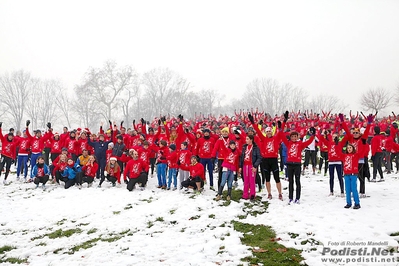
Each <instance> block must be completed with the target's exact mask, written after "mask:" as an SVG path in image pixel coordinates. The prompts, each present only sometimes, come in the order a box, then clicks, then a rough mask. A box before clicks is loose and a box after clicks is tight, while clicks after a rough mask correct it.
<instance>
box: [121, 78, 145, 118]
mask: <svg viewBox="0 0 399 266" xmlns="http://www.w3.org/2000/svg"><path fill="white" fill-rule="evenodd" d="M140 100H141V99H140V81H139V75H138V74H137V73H136V72H135V71H132V80H131V83H130V85H129V86H126V88H125V89H124V90H123V91H122V93H121V97H120V102H121V106H122V111H123V119H124V120H125V121H132V120H133V113H134V114H135V115H138V117H143V114H140V111H141V110H140ZM134 107H136V108H134Z"/></svg>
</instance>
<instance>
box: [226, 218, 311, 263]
mask: <svg viewBox="0 0 399 266" xmlns="http://www.w3.org/2000/svg"><path fill="white" fill-rule="evenodd" d="M232 223H233V225H234V229H235V230H236V231H238V232H242V233H244V235H243V237H241V242H242V243H243V244H245V245H248V246H251V247H253V249H252V254H253V256H252V257H246V258H243V259H242V261H244V262H247V263H249V264H250V265H259V264H262V265H287V266H288V265H289V266H291V265H301V264H300V262H301V261H302V260H303V257H302V256H301V251H299V250H296V249H293V248H286V247H284V246H283V245H281V244H279V243H277V242H276V241H275V237H276V234H275V232H274V231H273V230H272V229H271V227H269V226H264V225H253V224H247V223H241V222H238V221H232ZM254 247H256V249H255V248H254Z"/></svg>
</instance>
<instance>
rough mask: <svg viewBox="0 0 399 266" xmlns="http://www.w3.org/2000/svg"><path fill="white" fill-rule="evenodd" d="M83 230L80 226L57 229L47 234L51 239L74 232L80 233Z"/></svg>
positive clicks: (67, 235)
mask: <svg viewBox="0 0 399 266" xmlns="http://www.w3.org/2000/svg"><path fill="white" fill-rule="evenodd" d="M81 232H82V230H81V229H79V228H76V229H68V230H65V231H63V230H62V229H58V230H55V231H54V232H51V233H49V234H47V235H45V236H48V238H50V239H55V238H60V237H70V236H71V235H73V234H79V233H81Z"/></svg>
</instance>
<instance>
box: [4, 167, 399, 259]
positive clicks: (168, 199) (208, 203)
mask: <svg viewBox="0 0 399 266" xmlns="http://www.w3.org/2000/svg"><path fill="white" fill-rule="evenodd" d="M2 177H3V176H2ZM397 177H398V175H395V174H391V175H388V176H387V177H386V182H381V183H367V184H366V193H367V194H368V195H370V197H369V198H366V199H361V206H362V207H361V209H359V210H353V209H344V208H343V206H344V205H345V199H344V198H341V197H335V196H333V197H329V196H328V194H329V184H328V178H327V177H324V176H322V175H310V176H303V177H302V178H301V180H302V187H303V188H302V199H301V204H300V205H288V204H287V197H288V190H286V189H285V190H284V193H283V195H284V201H279V200H278V199H272V200H270V205H269V209H268V212H267V213H264V214H261V215H258V216H257V217H253V216H250V215H249V216H247V218H246V219H245V220H241V221H242V222H246V223H252V224H265V225H270V226H272V228H273V229H274V230H275V231H276V233H277V237H279V238H281V241H280V243H281V244H283V245H285V246H287V247H294V248H297V249H300V250H304V251H303V253H302V255H303V256H304V257H305V259H306V260H305V263H306V264H308V265H334V264H333V263H332V262H322V259H323V258H325V257H326V256H323V255H322V250H323V246H324V247H328V248H334V246H333V245H332V242H339V243H342V241H345V242H346V241H354V242H356V241H357V242H368V241H375V242H380V241H388V242H387V243H386V244H384V245H383V247H384V248H386V247H387V246H392V247H397V246H398V241H397V240H399V237H393V236H390V234H391V233H395V232H399V208H398V203H399V193H398V192H399V179H397ZM1 180H2V178H1ZM9 180H10V181H12V183H11V184H10V185H6V186H3V185H1V187H0V200H1V204H0V234H1V237H0V247H2V246H5V245H10V246H14V247H15V249H13V250H10V251H8V252H5V253H4V254H0V258H1V257H2V256H3V255H5V256H6V257H15V258H26V259H27V261H28V263H29V265H117V264H118V265H144V264H147V265H239V264H242V262H241V261H240V259H241V258H243V257H246V256H249V255H251V251H250V250H249V247H248V246H244V245H243V244H242V243H241V241H240V236H241V233H239V232H236V231H234V229H233V226H232V224H231V223H230V221H232V220H238V216H239V215H243V214H244V211H243V209H244V208H245V206H244V202H245V201H243V200H241V201H240V202H238V203H237V202H234V201H233V202H232V203H231V204H230V205H229V206H227V207H226V206H223V203H222V202H216V201H214V200H213V198H214V196H215V193H214V192H213V191H210V190H209V189H207V190H206V191H205V192H204V194H202V195H198V196H193V194H185V193H182V192H179V191H162V190H158V189H156V188H155V185H156V178H152V179H151V178H150V180H149V184H148V188H147V189H146V190H144V191H138V190H136V191H133V192H128V191H127V190H126V188H125V186H124V185H123V186H119V187H115V188H112V187H110V184H108V183H106V184H105V185H103V188H96V185H94V186H93V187H91V188H86V185H84V187H83V189H82V190H79V189H77V188H76V187H72V188H70V189H68V190H65V189H63V188H62V187H57V186H56V185H51V184H48V189H47V190H46V191H43V190H42V189H40V188H39V189H34V185H33V184H25V183H20V182H18V181H16V180H15V175H10V177H9ZM282 182H283V183H282V184H283V187H284V188H286V187H287V186H288V183H287V182H286V181H282ZM337 185H338V184H337V183H336V187H337ZM240 186H241V184H240ZM272 189H273V194H274V197H275V198H277V196H278V195H277V193H276V189H275V186H274V181H272ZM261 195H262V196H264V197H263V200H266V197H265V196H267V195H265V194H264V193H261ZM58 229H62V230H63V231H64V232H65V231H66V232H70V233H73V234H72V235H70V236H69V237H66V236H64V237H56V238H53V237H52V235H51V233H53V234H54V232H57V230H58ZM69 229H74V230H76V229H77V230H78V231H77V232H73V231H67V230H69ZM58 232H59V233H60V232H61V231H58ZM349 245H350V244H349ZM83 246H85V248H80V247H83ZM221 247H224V252H220V250H221ZM342 247H343V246H338V248H342ZM79 248H80V249H79ZM335 248H337V247H335ZM343 258H344V257H343ZM339 264H340V265H343V263H339ZM355 264H356V265H381V264H371V263H355ZM386 265H396V263H394V264H392V263H391V264H386Z"/></svg>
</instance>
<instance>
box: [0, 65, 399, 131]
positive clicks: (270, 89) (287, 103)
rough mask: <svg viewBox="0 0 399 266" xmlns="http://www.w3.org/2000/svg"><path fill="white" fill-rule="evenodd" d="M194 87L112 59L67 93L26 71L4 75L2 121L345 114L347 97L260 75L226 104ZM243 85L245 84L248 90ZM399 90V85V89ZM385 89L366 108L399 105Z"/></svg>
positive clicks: (81, 123)
mask: <svg viewBox="0 0 399 266" xmlns="http://www.w3.org/2000/svg"><path fill="white" fill-rule="evenodd" d="M193 88H194V86H193V85H192V84H191V83H190V82H189V81H188V80H187V79H186V78H184V77H182V76H181V75H179V74H178V73H176V72H174V71H172V70H170V69H169V68H154V69H151V70H149V71H147V72H145V73H143V74H139V73H138V72H137V71H136V70H135V69H134V68H133V67H132V66H130V65H126V66H118V64H117V63H116V62H115V61H112V60H108V61H106V62H104V64H103V66H102V67H100V68H95V67H89V68H88V70H87V71H86V73H85V74H84V75H83V78H82V81H81V82H80V83H79V84H76V85H75V87H74V88H73V94H72V95H71V94H70V93H68V90H67V89H66V88H65V87H64V85H63V84H62V82H61V81H60V80H52V79H51V80H48V79H41V78H38V77H33V76H32V75H31V74H30V73H29V72H28V71H26V70H23V69H21V70H19V71H14V72H12V73H4V74H2V75H0V95H1V98H2V100H1V102H0V119H1V120H2V121H3V122H7V124H9V125H10V127H15V128H16V129H17V130H19V129H20V128H21V125H23V121H25V120H26V119H30V120H31V121H32V125H33V127H34V128H45V127H46V124H47V122H49V121H51V122H53V124H54V125H59V126H56V128H60V129H61V128H62V127H63V126H67V127H69V128H72V127H74V126H75V127H88V128H96V127H98V126H99V124H100V121H108V120H109V119H111V120H120V121H121V120H124V121H126V122H125V123H126V124H130V123H129V122H128V121H133V119H138V118H141V117H143V118H145V119H147V120H149V119H153V118H154V117H159V116H160V115H165V114H170V115H174V116H177V115H178V114H184V116H185V117H186V118H195V117H196V116H198V115H199V114H200V113H201V114H205V115H207V114H212V115H214V116H218V115H219V114H226V115H229V116H230V115H234V111H235V110H237V109H244V110H247V109H251V108H258V110H260V111H264V112H265V113H268V114H270V115H272V116H273V115H274V114H282V113H283V112H284V111H285V110H312V111H313V112H314V113H322V111H332V112H343V110H344V109H346V108H347V105H345V103H344V101H343V99H340V98H338V97H336V96H334V95H327V94H323V93H321V94H319V95H310V94H309V93H308V92H307V91H306V90H305V89H303V88H299V87H295V86H293V85H292V84H290V83H284V84H280V83H279V82H278V81H277V80H275V79H271V78H256V79H254V80H252V81H251V82H249V83H248V85H247V86H246V88H245V94H243V95H242V96H241V97H240V98H234V99H233V100H231V101H230V102H229V103H225V104H223V99H224V97H225V95H223V94H220V93H219V92H218V91H217V90H211V89H202V90H198V89H196V90H193ZM243 89H244V88H243ZM396 89H397V90H399V86H398V88H396ZM391 95H393V93H391V92H390V91H388V90H386V89H384V88H374V89H369V90H367V91H365V92H364V93H363V94H362V95H361V98H360V104H361V105H362V106H364V107H365V108H364V111H369V110H370V111H373V112H376V111H381V110H382V109H384V108H386V107H388V106H389V105H390V103H392V102H396V103H399V98H392V96H391Z"/></svg>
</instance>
